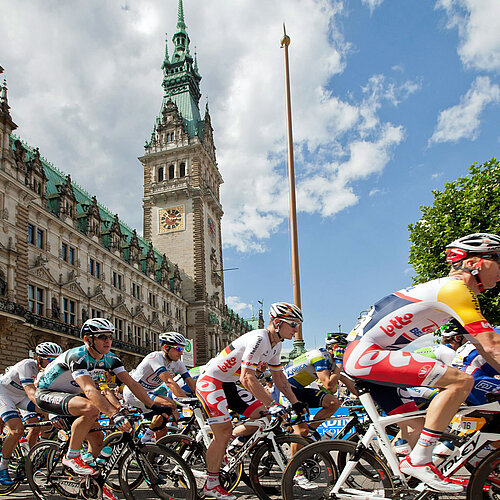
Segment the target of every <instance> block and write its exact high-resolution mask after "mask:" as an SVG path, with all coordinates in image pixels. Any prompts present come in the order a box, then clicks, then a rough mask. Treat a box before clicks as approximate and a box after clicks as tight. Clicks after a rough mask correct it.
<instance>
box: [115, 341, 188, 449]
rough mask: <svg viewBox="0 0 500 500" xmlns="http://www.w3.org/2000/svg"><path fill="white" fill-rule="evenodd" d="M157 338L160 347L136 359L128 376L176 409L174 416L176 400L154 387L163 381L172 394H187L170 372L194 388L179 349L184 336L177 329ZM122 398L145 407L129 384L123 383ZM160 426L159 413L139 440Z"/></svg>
mask: <svg viewBox="0 0 500 500" xmlns="http://www.w3.org/2000/svg"><path fill="white" fill-rule="evenodd" d="M158 341H159V344H160V346H161V350H160V351H154V352H151V353H149V354H148V355H147V356H146V357H145V358H144V359H143V360H142V361H141V362H140V363H139V365H138V366H137V368H136V369H135V370H133V371H132V372H131V376H132V378H133V379H134V380H136V381H137V382H139V384H141V386H142V387H144V389H145V390H146V391H147V392H148V395H149V397H150V398H151V399H152V400H153V401H155V402H156V403H160V404H163V405H166V406H169V407H171V408H172V409H173V410H175V412H174V413H175V414H176V416H179V415H178V412H177V410H176V404H175V402H174V401H172V400H171V399H170V398H167V397H165V396H162V395H159V394H158V393H155V392H154V391H155V389H158V387H160V386H161V385H162V383H164V384H165V385H166V386H167V387H168V389H169V390H170V391H171V392H172V394H174V395H175V396H177V397H186V396H187V394H186V393H185V392H184V391H183V390H182V389H181V388H180V387H179V385H178V384H177V382H175V380H174V377H173V374H178V375H180V376H181V377H182V379H183V380H184V381H185V383H186V384H187V385H188V387H189V388H190V389H191V390H192V391H193V392H194V391H195V390H196V384H195V382H194V380H193V378H192V377H191V375H190V374H189V371H188V369H187V368H186V365H185V364H184V363H183V362H182V361H181V356H182V352H183V351H184V347H186V339H185V338H184V335H182V334H180V333H177V332H165V333H160V336H159V338H158ZM123 399H124V401H125V403H127V404H128V405H130V406H134V407H136V408H141V409H143V410H145V409H146V408H145V406H144V404H143V403H141V401H139V400H138V398H137V397H136V396H134V394H133V393H132V391H131V389H130V388H128V387H125V389H124V390H123ZM162 426H163V418H162V416H161V415H155V416H154V417H153V419H152V422H151V425H150V426H149V428H148V429H146V431H145V432H144V435H143V436H142V438H141V441H142V442H143V443H145V442H148V441H151V440H152V439H153V434H154V433H155V431H156V430H159V429H160V428H161V427H162Z"/></svg>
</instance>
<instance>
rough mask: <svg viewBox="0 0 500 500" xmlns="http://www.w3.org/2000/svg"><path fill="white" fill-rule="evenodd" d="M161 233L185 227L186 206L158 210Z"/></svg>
mask: <svg viewBox="0 0 500 500" xmlns="http://www.w3.org/2000/svg"><path fill="white" fill-rule="evenodd" d="M158 217H159V221H158V222H159V231H158V232H159V233H160V234H161V233H170V232H172V231H181V230H183V229H184V206H183V205H179V206H177V207H170V208H161V209H160V210H159V212H158Z"/></svg>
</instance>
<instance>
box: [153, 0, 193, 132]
mask: <svg viewBox="0 0 500 500" xmlns="http://www.w3.org/2000/svg"><path fill="white" fill-rule="evenodd" d="M172 42H173V43H174V52H173V54H172V57H170V58H169V57H168V51H167V47H165V58H164V60H163V64H162V70H163V83H162V86H163V90H164V93H163V102H162V108H161V109H162V111H163V109H164V107H165V106H166V104H167V102H168V101H169V100H172V101H173V102H174V103H175V104H176V106H177V109H178V110H179V113H180V114H181V116H182V118H183V120H184V123H185V125H186V128H187V130H188V133H189V135H190V136H191V137H194V136H195V135H198V136H200V134H201V129H202V126H201V125H202V119H201V116H200V109H199V102H200V97H201V92H200V81H201V76H200V74H199V73H198V62H197V60H196V58H195V59H193V56H192V55H191V54H190V52H189V43H190V40H189V36H188V34H187V31H186V23H185V22H184V7H183V4H182V0H179V5H178V9H177V31H176V32H175V34H174V36H173V37H172ZM160 116H161V113H160Z"/></svg>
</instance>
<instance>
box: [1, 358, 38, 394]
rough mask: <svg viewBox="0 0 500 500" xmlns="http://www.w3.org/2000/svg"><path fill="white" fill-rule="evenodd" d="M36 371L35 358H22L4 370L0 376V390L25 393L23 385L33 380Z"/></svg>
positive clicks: (31, 382)
mask: <svg viewBox="0 0 500 500" xmlns="http://www.w3.org/2000/svg"><path fill="white" fill-rule="evenodd" d="M37 373H38V363H37V362H36V360H35V359H29V358H28V359H23V360H22V361H19V362H18V363H16V364H15V365H14V366H10V367H9V368H7V369H6V370H5V373H4V374H3V375H2V376H1V377H0V390H7V391H9V392H13V393H14V394H23V395H25V392H24V387H25V386H27V385H30V384H33V383H34V382H35V377H36V375H37Z"/></svg>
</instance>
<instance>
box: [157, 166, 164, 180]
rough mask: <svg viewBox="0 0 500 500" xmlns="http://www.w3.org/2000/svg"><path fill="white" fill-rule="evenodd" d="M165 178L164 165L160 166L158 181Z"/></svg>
mask: <svg viewBox="0 0 500 500" xmlns="http://www.w3.org/2000/svg"><path fill="white" fill-rule="evenodd" d="M162 180H163V167H160V168H159V169H158V182H161V181H162Z"/></svg>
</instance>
